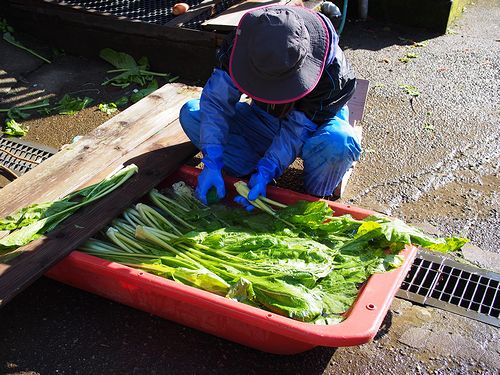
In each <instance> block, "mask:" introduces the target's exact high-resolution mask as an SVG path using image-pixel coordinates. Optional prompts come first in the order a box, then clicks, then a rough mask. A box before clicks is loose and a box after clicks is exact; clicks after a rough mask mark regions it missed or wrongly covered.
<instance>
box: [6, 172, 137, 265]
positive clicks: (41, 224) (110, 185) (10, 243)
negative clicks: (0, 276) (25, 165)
mask: <svg viewBox="0 0 500 375" xmlns="http://www.w3.org/2000/svg"><path fill="white" fill-rule="evenodd" d="M136 172H137V166H135V165H134V164H131V165H129V166H127V167H124V168H121V169H120V170H119V171H118V172H116V173H115V174H113V175H111V176H109V177H107V178H105V179H104V180H102V181H101V182H99V183H97V184H94V185H90V186H88V187H86V188H84V189H81V190H79V191H76V192H74V193H71V194H69V195H67V196H66V197H64V198H62V199H61V200H58V201H54V202H48V203H40V204H34V205H31V206H28V207H25V208H22V209H21V210H19V211H17V212H15V213H13V214H12V215H9V216H7V217H6V218H4V219H0V230H9V231H10V233H9V234H8V235H7V236H5V237H3V238H1V239H0V254H4V255H3V256H2V257H0V261H6V260H8V259H11V257H12V256H13V255H12V254H14V255H17V254H18V253H17V252H14V253H12V251H13V250H15V249H17V248H19V247H21V246H24V245H26V244H28V243H30V242H31V241H34V240H36V239H37V238H39V237H41V236H42V235H43V234H44V233H46V232H49V231H51V230H53V229H54V228H55V227H56V226H57V225H59V224H60V223H61V222H62V221H64V220H65V219H67V218H68V217H69V216H71V215H72V214H73V213H74V212H75V211H76V210H78V209H79V208H81V207H84V206H87V205H89V204H90V203H92V202H94V201H96V200H98V199H100V198H102V197H103V196H105V195H107V194H109V193H110V192H112V191H113V190H115V189H117V188H118V187H119V186H121V185H122V184H123V183H124V182H125V181H127V180H128V179H129V178H130V177H131V176H132V175H133V174H134V173H136Z"/></svg>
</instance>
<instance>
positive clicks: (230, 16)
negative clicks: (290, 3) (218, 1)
mask: <svg viewBox="0 0 500 375" xmlns="http://www.w3.org/2000/svg"><path fill="white" fill-rule="evenodd" d="M279 3H285V0H248V1H244V2H242V3H240V4H236V5H233V6H232V7H229V8H228V9H226V10H225V11H224V12H222V13H220V14H219V15H217V16H216V17H213V18H211V19H208V20H206V21H205V22H203V23H202V24H201V27H202V28H203V29H205V30H218V31H230V30H233V29H234V28H236V27H237V26H238V24H239V22H240V19H241V17H243V14H245V13H246V12H248V11H249V10H251V9H253V8H257V7H261V6H265V5H271V4H279Z"/></svg>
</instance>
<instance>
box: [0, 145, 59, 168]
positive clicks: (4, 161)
mask: <svg viewBox="0 0 500 375" xmlns="http://www.w3.org/2000/svg"><path fill="white" fill-rule="evenodd" d="M56 152H57V150H55V149H53V148H50V147H45V146H42V145H37V144H35V143H31V142H28V141H21V140H17V139H11V138H4V137H0V165H3V166H5V167H7V168H9V169H11V170H12V171H14V172H16V174H18V175H21V174H24V173H26V172H28V171H29V170H30V169H32V168H34V167H36V166H37V165H38V164H40V163H41V162H42V161H44V160H45V159H47V158H49V157H51V156H52V155H54V154H55V153H56Z"/></svg>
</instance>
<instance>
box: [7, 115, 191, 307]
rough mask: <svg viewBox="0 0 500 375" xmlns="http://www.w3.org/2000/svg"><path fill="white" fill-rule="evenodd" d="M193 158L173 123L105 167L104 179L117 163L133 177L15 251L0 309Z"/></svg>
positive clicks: (182, 133)
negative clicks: (128, 166)
mask: <svg viewBox="0 0 500 375" xmlns="http://www.w3.org/2000/svg"><path fill="white" fill-rule="evenodd" d="M195 152H196V148H195V147H194V146H193V144H192V143H191V142H190V141H189V140H188V139H187V137H186V135H185V134H184V132H183V131H182V129H181V126H180V124H179V122H178V121H175V122H174V123H173V124H171V125H170V126H168V127H166V128H165V127H164V128H163V129H162V130H161V131H160V132H159V133H158V134H156V135H154V136H153V137H151V138H150V139H148V140H147V141H146V142H144V143H142V144H141V145H140V146H139V147H138V148H137V149H135V150H132V152H130V153H129V154H127V155H125V156H124V157H123V158H121V159H120V160H117V161H116V162H115V163H112V164H106V167H107V169H106V174H107V173H108V172H110V171H111V170H113V169H115V168H116V166H117V165H118V164H119V163H120V162H122V161H126V164H131V163H134V164H136V165H137V166H138V167H139V172H138V173H137V174H136V175H134V176H133V177H132V178H131V179H130V180H129V181H128V182H126V183H125V185H123V186H122V187H121V188H120V189H117V190H115V191H114V192H112V193H111V194H109V195H108V196H106V197H104V198H102V199H100V200H99V201H97V202H95V203H94V204H92V205H91V206H89V207H86V208H84V209H82V210H81V211H77V212H76V213H75V214H73V215H72V216H71V217H70V218H68V219H67V220H66V221H65V222H64V223H63V224H61V225H60V226H59V227H58V228H57V229H56V230H54V231H52V232H50V233H48V234H47V235H46V236H44V237H42V238H40V239H38V240H36V241H33V242H31V243H30V244H28V245H26V246H24V247H23V248H22V249H21V250H23V251H24V252H23V253H22V254H21V255H19V256H18V257H16V258H14V259H13V260H12V261H11V262H10V263H9V264H0V307H1V306H3V305H5V304H6V303H7V302H8V301H10V300H11V299H12V298H13V297H14V296H15V295H16V294H18V293H19V292H20V291H22V290H23V289H24V288H26V287H27V286H29V285H30V284H31V283H32V282H33V281H35V280H36V279H37V278H38V277H40V276H41V275H42V274H43V273H44V272H46V271H47V270H48V269H49V268H50V267H51V266H52V265H54V264H56V263H57V262H58V261H60V260H61V259H62V258H64V257H65V256H66V255H68V254H69V253H70V252H71V251H73V250H74V249H76V248H77V247H78V246H79V245H80V244H82V243H84V242H85V241H86V240H87V238H89V237H90V236H92V235H94V234H95V233H97V232H98V231H99V230H100V229H102V228H103V227H104V226H105V225H106V224H107V223H108V222H109V221H110V220H111V219H113V218H114V217H116V216H118V215H119V214H120V213H122V212H123V211H124V210H125V208H127V207H129V206H130V205H131V204H133V203H134V202H135V201H136V200H137V199H139V198H140V197H141V196H143V195H144V194H146V193H147V192H148V191H149V190H150V189H151V188H153V187H154V186H156V185H157V184H158V183H159V182H161V181H162V180H163V179H165V178H166V177H167V176H168V175H169V174H170V173H172V172H173V171H174V170H176V169H177V168H178V167H179V165H180V164H181V163H182V162H184V161H185V160H186V159H187V158H189V157H191V156H192V155H194V153H195ZM102 173H104V171H103V172H102ZM96 177H97V176H96ZM99 179H100V178H99Z"/></svg>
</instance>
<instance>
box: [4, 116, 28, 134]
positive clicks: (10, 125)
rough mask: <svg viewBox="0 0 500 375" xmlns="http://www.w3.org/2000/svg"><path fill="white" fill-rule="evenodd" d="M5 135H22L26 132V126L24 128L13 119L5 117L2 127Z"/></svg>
mask: <svg viewBox="0 0 500 375" xmlns="http://www.w3.org/2000/svg"><path fill="white" fill-rule="evenodd" d="M2 131H3V133H4V134H5V135H9V136H11V137H24V136H25V135H26V134H27V133H28V128H24V127H23V126H22V125H21V124H19V123H18V122H17V121H16V120H14V119H11V118H10V119H7V120H6V121H5V124H4V126H3V129H2Z"/></svg>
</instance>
